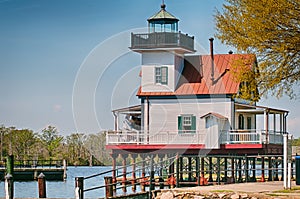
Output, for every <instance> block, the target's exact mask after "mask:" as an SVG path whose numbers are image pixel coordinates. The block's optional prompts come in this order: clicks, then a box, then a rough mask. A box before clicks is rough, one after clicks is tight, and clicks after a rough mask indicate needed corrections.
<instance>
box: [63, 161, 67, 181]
mask: <svg viewBox="0 0 300 199" xmlns="http://www.w3.org/2000/svg"><path fill="white" fill-rule="evenodd" d="M63 169H64V176H63V178H64V181H66V180H67V160H66V159H63Z"/></svg>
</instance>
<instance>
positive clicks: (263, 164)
mask: <svg viewBox="0 0 300 199" xmlns="http://www.w3.org/2000/svg"><path fill="white" fill-rule="evenodd" d="M261 182H265V157H261Z"/></svg>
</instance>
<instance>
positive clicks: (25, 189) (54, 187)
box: [0, 166, 112, 198]
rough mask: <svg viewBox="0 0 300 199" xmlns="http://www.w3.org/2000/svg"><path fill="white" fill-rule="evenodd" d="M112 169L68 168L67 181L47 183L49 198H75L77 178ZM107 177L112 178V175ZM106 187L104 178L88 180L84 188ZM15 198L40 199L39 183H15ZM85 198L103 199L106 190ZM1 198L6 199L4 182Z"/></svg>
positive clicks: (95, 191)
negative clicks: (4, 198)
mask: <svg viewBox="0 0 300 199" xmlns="http://www.w3.org/2000/svg"><path fill="white" fill-rule="evenodd" d="M110 169H112V167H111V166H110V167H68V171H67V180H66V181H65V182H62V181H54V182H46V187H47V198H74V197H75V177H85V176H89V175H93V174H97V173H101V172H104V171H107V170H110ZM105 176H111V174H110V173H107V174H105ZM101 185H104V176H98V177H95V178H91V179H87V180H85V181H84V188H85V189H86V188H90V187H95V186H101ZM14 186H15V187H14V196H15V197H16V198H38V184H37V181H32V182H15V183H14ZM84 196H85V198H101V197H104V196H105V190H104V188H102V189H99V190H93V191H89V192H86V193H84ZM0 197H2V198H3V197H5V191H4V182H0Z"/></svg>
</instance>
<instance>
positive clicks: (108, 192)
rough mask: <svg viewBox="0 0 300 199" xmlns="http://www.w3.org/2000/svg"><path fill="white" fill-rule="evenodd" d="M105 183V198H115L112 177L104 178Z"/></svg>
mask: <svg viewBox="0 0 300 199" xmlns="http://www.w3.org/2000/svg"><path fill="white" fill-rule="evenodd" d="M104 182H105V197H106V198H109V197H112V196H113V185H112V183H113V178H112V177H107V176H106V177H104Z"/></svg>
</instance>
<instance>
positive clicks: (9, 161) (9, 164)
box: [6, 155, 14, 176]
mask: <svg viewBox="0 0 300 199" xmlns="http://www.w3.org/2000/svg"><path fill="white" fill-rule="evenodd" d="M6 174H10V175H12V176H14V156H13V155H9V156H7V158H6Z"/></svg>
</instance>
